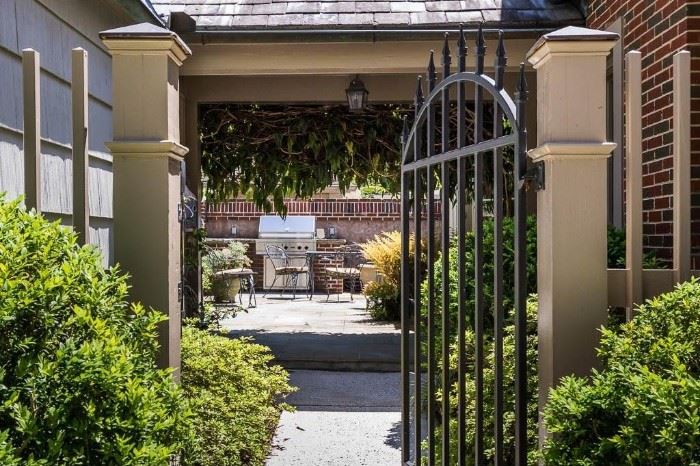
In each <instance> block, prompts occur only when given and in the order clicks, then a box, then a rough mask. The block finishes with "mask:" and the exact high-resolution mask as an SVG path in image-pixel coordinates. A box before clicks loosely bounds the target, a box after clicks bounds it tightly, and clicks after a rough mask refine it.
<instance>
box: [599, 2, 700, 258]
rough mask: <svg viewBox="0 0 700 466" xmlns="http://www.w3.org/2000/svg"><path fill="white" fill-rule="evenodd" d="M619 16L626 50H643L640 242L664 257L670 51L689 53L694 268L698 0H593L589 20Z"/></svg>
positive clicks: (668, 239) (697, 243)
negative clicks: (690, 64)
mask: <svg viewBox="0 0 700 466" xmlns="http://www.w3.org/2000/svg"><path fill="white" fill-rule="evenodd" d="M618 18H622V19H623V23H622V24H623V33H622V40H623V47H624V50H625V52H627V51H629V50H639V51H640V52H642V112H643V113H642V138H643V141H642V149H643V187H644V202H643V208H644V246H645V249H646V250H647V251H648V250H655V251H656V253H657V256H658V257H660V258H661V259H663V260H666V261H669V260H670V259H671V257H672V247H673V237H672V230H673V224H672V222H673V212H672V210H671V208H672V206H671V203H672V193H673V185H672V169H673V161H672V156H673V154H672V142H673V118H672V115H673V107H672V105H673V91H672V84H673V69H672V63H673V55H674V54H675V53H676V52H678V51H680V50H689V51H690V52H691V56H692V81H693V83H694V84H693V86H692V90H691V95H692V111H693V113H692V121H691V126H692V129H691V136H692V141H691V148H692V164H693V173H692V192H693V201H692V205H693V215H692V231H693V268H695V269H698V268H700V256H699V255H698V254H697V250H698V248H699V247H700V0H592V1H590V2H589V3H588V20H587V22H588V26H589V27H592V28H596V29H605V28H606V27H608V26H609V25H610V24H611V23H613V22H614V21H615V20H617V19H618Z"/></svg>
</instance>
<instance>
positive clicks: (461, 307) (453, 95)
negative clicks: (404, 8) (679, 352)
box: [401, 28, 527, 466]
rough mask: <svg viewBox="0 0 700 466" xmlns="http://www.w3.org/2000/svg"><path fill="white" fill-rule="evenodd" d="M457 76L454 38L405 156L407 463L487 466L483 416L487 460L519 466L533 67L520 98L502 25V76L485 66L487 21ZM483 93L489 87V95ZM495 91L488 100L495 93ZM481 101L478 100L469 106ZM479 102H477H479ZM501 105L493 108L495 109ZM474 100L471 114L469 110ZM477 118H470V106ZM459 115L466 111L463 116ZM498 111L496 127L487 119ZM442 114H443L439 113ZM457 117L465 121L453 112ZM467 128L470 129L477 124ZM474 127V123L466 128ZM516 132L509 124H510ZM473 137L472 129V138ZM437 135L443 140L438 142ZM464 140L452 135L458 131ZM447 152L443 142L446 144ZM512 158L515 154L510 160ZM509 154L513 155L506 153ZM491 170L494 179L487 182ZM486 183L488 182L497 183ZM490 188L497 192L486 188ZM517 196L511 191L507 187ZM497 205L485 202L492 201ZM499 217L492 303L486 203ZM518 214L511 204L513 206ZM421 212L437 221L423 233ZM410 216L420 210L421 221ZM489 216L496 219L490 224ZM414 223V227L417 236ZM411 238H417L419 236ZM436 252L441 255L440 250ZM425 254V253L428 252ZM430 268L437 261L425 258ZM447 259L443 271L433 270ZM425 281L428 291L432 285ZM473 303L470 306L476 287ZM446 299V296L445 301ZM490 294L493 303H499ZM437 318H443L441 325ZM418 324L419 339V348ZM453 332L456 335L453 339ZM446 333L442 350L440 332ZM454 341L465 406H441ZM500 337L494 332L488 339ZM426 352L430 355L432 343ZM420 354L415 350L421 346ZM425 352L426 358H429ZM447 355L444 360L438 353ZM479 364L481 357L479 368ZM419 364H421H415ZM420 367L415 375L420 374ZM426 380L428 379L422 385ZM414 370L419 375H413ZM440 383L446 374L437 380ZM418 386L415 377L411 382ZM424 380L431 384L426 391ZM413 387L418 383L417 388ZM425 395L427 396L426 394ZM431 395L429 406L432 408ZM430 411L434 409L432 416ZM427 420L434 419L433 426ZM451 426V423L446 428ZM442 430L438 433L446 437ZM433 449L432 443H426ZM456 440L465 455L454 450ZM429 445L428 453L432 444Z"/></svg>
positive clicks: (461, 45)
mask: <svg viewBox="0 0 700 466" xmlns="http://www.w3.org/2000/svg"><path fill="white" fill-rule="evenodd" d="M457 52H458V54H457V55H458V60H457V72H456V73H454V74H453V73H451V71H450V65H451V56H450V44H449V41H448V35H447V34H445V45H444V49H443V51H442V79H441V81H440V82H437V79H436V70H435V65H434V61H433V52H432V51H431V52H430V59H429V63H428V70H427V85H428V89H427V90H428V94H427V96H425V98H424V94H423V88H422V83H421V78H420V77H419V78H418V88H417V90H416V96H415V121H414V123H413V127H412V129H410V131H409V130H408V126H407V125H406V124H405V125H404V135H403V152H402V157H403V163H402V178H401V186H402V187H401V203H402V211H401V216H402V227H401V229H402V262H401V308H402V314H401V319H402V322H401V352H402V354H401V359H402V375H401V376H402V387H401V395H402V413H401V414H402V432H401V436H402V438H401V440H402V459H403V463H404V464H415V465H419V464H421V462H426V463H427V464H430V465H433V464H435V461H436V454H439V455H440V459H441V463H442V464H443V465H448V464H450V463H455V460H454V459H452V460H451V459H450V458H451V456H453V457H455V458H457V461H456V462H457V464H459V465H467V464H476V465H482V464H485V461H486V457H485V450H486V447H487V446H486V445H485V435H484V429H485V424H487V425H489V426H493V439H494V441H493V449H492V450H491V451H490V452H489V456H492V457H493V459H492V460H490V461H489V463H492V464H495V465H500V464H504V458H505V457H506V456H507V457H508V458H512V459H513V460H512V461H513V462H514V463H515V464H516V465H523V466H524V465H525V464H527V422H526V421H527V418H526V416H527V410H526V408H527V406H526V396H527V366H526V308H525V306H526V257H525V230H526V228H525V226H526V225H525V224H526V210H525V178H526V154H525V150H526V136H527V135H526V131H525V111H524V110H525V102H526V99H527V91H526V86H525V75H524V65H523V64H521V65H520V76H519V79H518V84H517V88H516V93H515V101H513V99H511V97H510V96H509V95H508V93H507V92H506V91H505V90H504V88H503V79H504V72H505V66H506V53H505V49H504V45H503V34H502V32H499V40H498V48H497V50H496V58H495V63H494V69H495V76H494V77H493V78H491V77H488V76H486V75H485V74H484V56H485V52H486V45H485V40H484V34H483V31H482V29H481V28H479V31H478V33H477V36H476V47H475V62H476V66H475V69H474V71H466V57H467V46H466V42H465V37H464V33H463V31H462V30H461V29H460V32H459V37H458V40H457ZM471 88H473V89H474V91H473V92H474V94H473V100H471V99H467V94H466V92H467V90H471ZM485 93H486V94H487V95H485ZM489 96H490V99H488V97H489ZM470 100H471V102H469V101H470ZM472 103H473V105H472ZM491 107H492V109H491ZM469 108H471V110H470V109H469ZM468 111H469V112H470V113H471V114H472V115H473V118H471V121H469V120H468V119H467V112H468ZM455 114H456V115H455ZM485 116H487V117H488V118H490V120H491V123H492V124H491V125H488V124H487V123H489V122H488V121H486V122H485ZM438 117H439V121H438ZM455 117H456V118H455ZM468 124H469V125H470V126H472V128H468ZM468 129H472V131H468ZM508 130H510V131H508ZM468 132H469V133H471V134H468ZM438 136H439V142H438ZM452 136H454V138H453V137H452ZM438 149H439V150H438ZM510 154H512V158H511V156H510ZM508 159H510V160H508ZM504 162H506V163H507V164H508V166H509V167H512V176H511V178H509V179H513V180H516V181H515V182H514V183H512V184H513V186H512V188H511V190H510V191H506V189H508V186H506V184H507V183H506V181H504V175H505V174H506V171H504ZM485 174H488V175H490V178H491V182H490V184H489V183H486V182H485V176H486V175H485ZM487 181H488V180H487ZM485 187H486V188H488V189H487V190H485ZM507 192H508V193H509V194H506V193H507ZM436 193H438V194H439V198H438V199H439V202H440V204H439V205H440V212H439V219H440V228H439V229H440V234H439V247H438V241H436V235H435V234H436V231H435V230H436V228H435V227H436V225H435V220H436V218H435V217H436V216H435V214H436V212H435V200H436V196H435V194H436ZM453 200H454V202H455V203H456V209H457V216H456V218H457V221H456V225H455V226H456V232H455V233H456V237H455V238H452V235H451V231H450V227H451V225H450V224H449V219H450V216H449V212H450V208H451V204H452V202H453ZM468 202H470V203H471V204H472V205H473V207H474V220H473V226H474V229H473V232H474V245H473V262H474V270H469V271H468V270H465V261H466V258H465V254H466V246H467V244H466V234H467V224H466V218H465V217H466V213H467V211H466V209H467V205H468ZM486 204H490V206H491V207H490V208H487V209H485V205H486ZM504 205H507V206H509V207H512V215H513V223H514V240H513V243H514V244H513V245H512V247H513V248H514V253H515V254H514V257H515V259H514V270H505V269H504V265H503V247H504V236H503V223H504ZM485 210H486V211H489V212H492V214H493V223H492V224H493V235H494V241H493V243H494V249H493V275H494V281H493V284H492V286H493V302H488V303H487V302H485V298H484V289H485V286H486V284H485V283H484V266H485V264H484V227H485V221H484V220H485V219H484V211H485ZM509 210H510V209H509ZM423 212H425V214H426V215H425V221H426V223H427V227H426V228H425V231H422V219H423ZM411 216H412V218H411ZM490 224H491V223H490V222H489V223H488V224H487V225H490ZM411 231H412V234H411ZM412 235H413V238H412ZM451 241H453V243H456V249H457V254H456V266H457V271H458V272H457V280H456V281H457V287H456V289H457V290H458V292H457V306H458V316H457V329H456V332H455V331H454V329H451V328H450V327H451V322H450V316H449V312H448V309H449V307H450V300H451V298H450V283H449V278H450V277H449V275H450V274H449V270H450V263H449V262H450V254H449V249H450V242H451ZM438 249H439V250H440V251H439V254H438ZM424 256H426V259H425V260H423V257H424ZM423 264H427V265H423ZM434 265H437V267H441V268H440V269H439V270H437V271H436V269H435V266H434ZM436 272H438V273H439V275H440V280H439V285H440V289H436ZM468 273H469V274H473V278H474V280H473V283H474V286H469V287H468V286H467V274H468ZM505 274H513V277H512V279H513V281H514V288H515V290H514V295H513V303H514V311H513V312H514V314H515V315H514V321H515V336H514V338H515V370H514V374H515V383H514V386H504V378H503V328H504V315H505V314H504V312H510V310H505V311H504V289H503V280H504V277H505ZM422 287H423V288H422ZM469 293H472V294H473V295H472V296H470V298H472V299H473V301H474V308H473V309H467V306H466V303H467V295H468V294H469ZM437 297H439V298H440V299H436V298H437ZM489 301H490V300H489ZM491 311H492V312H493V317H492V320H493V345H494V346H493V347H494V355H495V357H494V363H493V370H494V378H495V384H494V387H493V393H494V397H493V399H492V400H485V399H484V357H485V355H484V333H485V330H486V329H485V325H484V323H485V314H486V313H487V312H491ZM467 313H473V322H474V325H473V328H472V329H468V328H467V318H466V317H467ZM438 315H439V316H440V322H438V321H437V320H438ZM411 327H413V336H414V338H413V345H412V346H413V347H412V349H411V337H410V333H411ZM467 330H472V331H473V332H474V337H475V341H474V344H475V350H474V361H473V367H474V370H473V374H468V373H467V361H466V344H467V342H466V341H465V332H466V331H467ZM452 335H454V336H452ZM438 338H439V339H440V340H441V344H440V348H436V340H437V339H438ZM452 338H456V348H457V355H456V356H457V360H458V361H457V370H456V386H457V404H456V406H450V397H449V396H442V397H441V403H440V406H438V405H437V397H436V394H437V393H438V392H439V391H441V393H443V394H446V393H450V390H451V387H452V386H453V378H452V377H454V374H453V373H451V372H450V370H447V369H446V368H449V365H450V351H451V348H450V344H451V341H452ZM489 338H490V336H489ZM424 350H425V351H424ZM411 352H412V354H411ZM423 353H426V354H423ZM438 356H439V358H440V361H439V363H438V361H437V358H438ZM470 365H471V364H470ZM411 366H413V367H411ZM411 374H412V377H411ZM423 377H427V380H426V381H425V382H426V383H425V384H423V380H422V378H423ZM467 377H473V380H474V386H475V388H474V391H475V403H474V406H475V409H474V410H473V412H467V410H466V404H467V400H466V389H465V386H466V381H467ZM412 378H413V381H412V380H411V379H412ZM438 379H439V380H438ZM412 382H413V383H412ZM424 385H425V387H424ZM411 387H413V390H411ZM505 390H513V391H514V393H515V403H514V413H513V415H512V416H510V415H509V416H508V419H514V422H515V426H514V428H513V426H509V428H513V430H514V437H515V438H514V444H515V445H514V448H515V451H509V452H505V451H504V449H505V445H504V415H505V413H504V401H503V397H504V391H505ZM424 391H425V392H426V393H423V392H424ZM423 400H426V404H427V408H426V409H425V410H424V406H423ZM485 403H493V405H492V406H493V418H489V419H485V417H486V416H485V410H484V406H485ZM424 411H425V412H424ZM451 416H452V417H454V418H456V421H457V435H456V439H453V440H456V442H454V441H453V442H451V441H450V440H451V439H450V429H449V428H447V426H448V425H449V419H450V417H451ZM467 416H473V426H474V430H475V433H474V437H473V446H471V447H470V448H471V449H470V453H469V454H468V452H467ZM424 417H425V419H426V420H427V426H423V425H422V424H423V422H422V419H423V418H424ZM442 426H445V428H442ZM438 431H439V439H438V438H437V437H438V435H436V434H437V433H438ZM424 445H425V448H424ZM451 445H456V451H453V452H450V448H451ZM423 450H425V451H423Z"/></svg>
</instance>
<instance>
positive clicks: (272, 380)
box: [182, 327, 293, 466]
mask: <svg viewBox="0 0 700 466" xmlns="http://www.w3.org/2000/svg"><path fill="white" fill-rule="evenodd" d="M272 358H273V356H272V354H271V353H270V350H269V348H267V347H265V346H261V345H257V344H253V343H251V342H250V341H248V340H246V339H231V338H227V337H225V336H221V335H215V334H211V333H209V332H206V331H203V330H198V329H195V328H191V327H184V329H183V335H182V387H183V389H184V391H185V394H186V396H187V398H188V399H189V400H190V405H191V407H192V410H193V412H194V416H195V419H194V430H195V439H194V441H193V442H192V443H191V444H190V445H189V446H188V448H187V450H186V451H185V454H184V456H183V464H185V465H192V466H234V465H263V464H264V463H265V458H266V457H267V455H268V453H269V450H270V441H271V439H272V435H273V434H274V431H275V428H276V426H277V422H278V420H279V415H280V412H281V410H282V409H285V408H288V407H287V406H286V405H285V404H282V399H283V398H284V397H285V396H286V395H287V394H288V393H291V392H292V391H293V388H292V387H291V386H290V385H289V383H288V374H287V372H286V371H285V370H284V369H283V368H282V367H280V366H275V365H271V364H270V362H271V360H272Z"/></svg>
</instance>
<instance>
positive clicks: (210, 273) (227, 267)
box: [202, 241, 252, 303]
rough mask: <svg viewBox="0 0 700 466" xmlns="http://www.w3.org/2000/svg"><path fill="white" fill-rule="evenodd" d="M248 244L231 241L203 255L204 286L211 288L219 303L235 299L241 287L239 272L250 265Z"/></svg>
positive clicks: (207, 288) (215, 299) (206, 288)
mask: <svg viewBox="0 0 700 466" xmlns="http://www.w3.org/2000/svg"><path fill="white" fill-rule="evenodd" d="M247 252H248V245H247V244H245V243H241V242H240V241H231V242H230V243H229V244H228V245H227V246H226V247H225V248H221V249H211V250H210V251H209V252H208V253H207V254H206V255H205V256H204V257H202V271H203V280H202V282H203V287H204V289H205V290H210V291H211V293H212V294H213V295H214V301H215V302H217V303H220V302H225V301H234V300H235V299H236V295H237V294H238V292H239V291H240V289H241V279H240V275H238V274H237V272H240V271H241V269H242V268H244V267H248V266H250V264H251V263H252V261H251V260H250V258H249V257H248V255H247Z"/></svg>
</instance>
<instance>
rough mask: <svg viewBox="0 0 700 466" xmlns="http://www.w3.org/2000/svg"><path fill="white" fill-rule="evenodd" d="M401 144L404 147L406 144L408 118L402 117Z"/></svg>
mask: <svg viewBox="0 0 700 466" xmlns="http://www.w3.org/2000/svg"><path fill="white" fill-rule="evenodd" d="M401 142H402V143H403V144H404V145H406V144H407V143H408V117H407V116H406V115H404V116H403V129H402V130H401Z"/></svg>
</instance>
